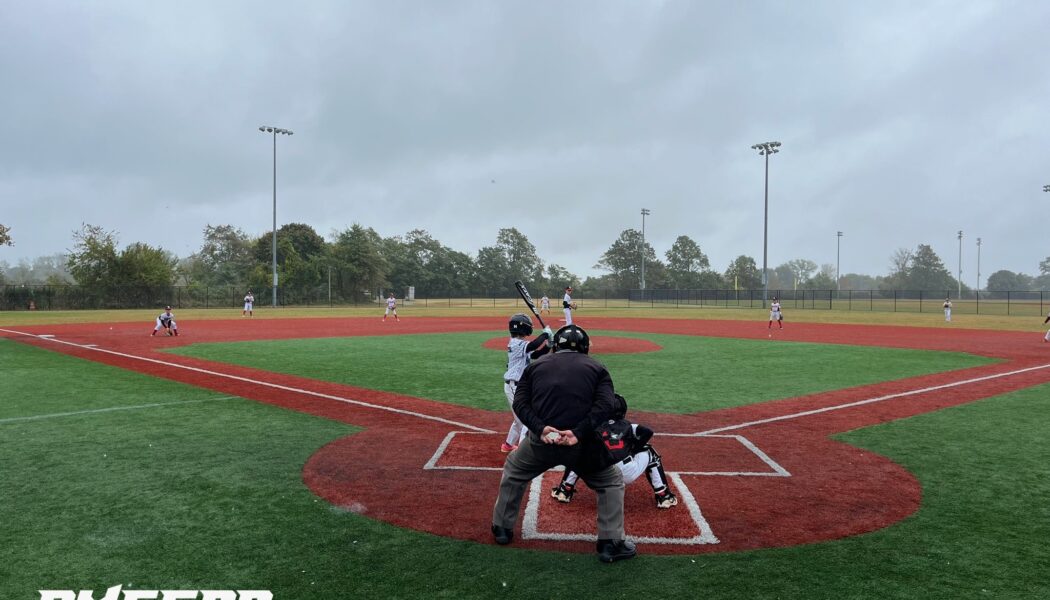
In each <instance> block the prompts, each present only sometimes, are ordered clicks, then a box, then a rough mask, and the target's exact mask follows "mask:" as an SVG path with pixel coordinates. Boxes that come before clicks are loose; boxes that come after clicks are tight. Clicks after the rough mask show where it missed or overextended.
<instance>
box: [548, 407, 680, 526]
mask: <svg viewBox="0 0 1050 600" xmlns="http://www.w3.org/2000/svg"><path fill="white" fill-rule="evenodd" d="M615 397H616V401H617V403H618V407H617V409H616V412H615V413H613V417H612V419H610V420H608V421H606V422H605V424H604V425H601V426H600V427H598V428H597V429H596V430H595V433H596V434H598V435H599V436H600V438H601V441H602V444H603V445H604V447H605V450H606V451H607V452H608V453H609V455H610V456H611V457H612V460H614V461H616V466H617V467H619V468H620V471H621V472H622V473H623V483H624V485H628V484H630V483H631V482H633V481H634V480H636V479H638V478H639V477H640V476H641V475H642V473H645V478H646V479H648V480H649V485H651V486H652V487H653V496H654V499H655V500H656V508H671V507H672V506H675V505H676V504H678V497H677V496H675V495H674V493H673V492H672V491H671V490H670V488H668V487H667V474H666V473H664V465H663V461H662V460H661V458H660V454H659V453H657V452H656V449H655V448H653V447H652V446H651V445H650V444H649V440H651V439H652V438H653V430H652V429H649V428H648V427H646V426H644V425H638V424H634V423H631V422H630V421H628V420H627V419H626V416H627V401H626V400H624V398H623V396H621V395H619V394H616V396H615ZM577 479H579V475H577V474H576V473H575V472H573V471H571V470H569V469H565V474H564V475H562V478H561V483H559V484H558V487H556V488H554V489H553V490H551V496H553V497H554V498H555V499H556V500H557V501H558V502H572V496H573V494H575V493H576V480H577Z"/></svg>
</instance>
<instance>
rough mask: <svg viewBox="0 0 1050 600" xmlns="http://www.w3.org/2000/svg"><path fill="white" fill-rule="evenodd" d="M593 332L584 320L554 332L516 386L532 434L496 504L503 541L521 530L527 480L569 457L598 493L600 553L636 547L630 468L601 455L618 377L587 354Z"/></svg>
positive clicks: (613, 555) (618, 555)
mask: <svg viewBox="0 0 1050 600" xmlns="http://www.w3.org/2000/svg"><path fill="white" fill-rule="evenodd" d="M589 349H590V338H588V336H587V332H586V331H584V330H583V329H582V328H580V327H578V326H576V325H566V326H565V327H562V328H561V329H559V330H558V331H557V333H555V334H554V350H555V352H554V354H551V355H548V356H544V357H543V358H541V359H539V360H537V361H535V362H533V363H531V364H530V365H529V366H528V367H526V368H525V372H524V373H523V374H522V376H521V379H520V380H519V381H518V387H517V390H516V391H515V393H514V414H515V415H517V417H518V418H519V419H521V422H522V423H523V424H524V425H525V427H527V428H528V430H529V434H528V436H526V438H525V440H524V441H523V442H522V443H521V445H519V446H518V448H517V450H514V451H513V452H511V453H510V454H508V455H507V460H506V462H505V463H504V464H503V478H502V479H501V480H500V484H499V498H497V499H496V506H495V507H494V508H493V509H492V535H493V537H495V539H496V543H497V544H509V543H510V542H511V540H512V539H513V538H514V523H515V522H517V520H518V509H519V507H520V505H521V497H522V495H523V494H524V493H525V487H526V486H527V485H528V484H529V482H530V481H532V480H533V479H534V478H535V477H536V476H537V475H540V474H541V473H544V472H546V471H547V470H548V469H551V468H552V467H556V466H558V465H565V466H566V468H570V469H573V470H575V471H577V472H578V473H580V476H581V477H582V478H583V480H584V481H585V482H587V485H588V486H589V487H590V488H591V489H592V490H594V492H595V494H597V496H598V546H597V550H598V558H599V559H600V560H601V561H602V562H614V561H617V560H623V559H626V558H631V557H633V556H634V555H635V554H636V551H635V547H634V544H633V543H631V542H629V541H626V540H625V539H624V533H623V475H622V474H621V473H620V470H619V469H617V468H616V467H615V466H612V465H603V464H600V463H599V462H598V458H597V451H596V449H595V445H594V444H593V443H592V442H591V438H592V437H593V431H594V429H595V427H597V426H598V425H599V424H601V423H602V422H604V421H605V420H607V419H609V418H610V415H612V413H613V411H614V410H615V408H616V399H615V397H614V396H613V383H612V377H610V376H609V371H607V370H606V369H605V367H604V366H603V365H602V364H601V363H599V362H598V361H596V360H594V359H593V358H591V357H589V356H587V351H588V350H589Z"/></svg>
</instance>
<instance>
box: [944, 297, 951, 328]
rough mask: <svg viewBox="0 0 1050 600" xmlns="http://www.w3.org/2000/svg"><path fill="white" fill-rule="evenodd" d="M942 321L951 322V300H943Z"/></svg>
mask: <svg viewBox="0 0 1050 600" xmlns="http://www.w3.org/2000/svg"><path fill="white" fill-rule="evenodd" d="M944 320H945V321H946V322H951V320H952V301H951V298H945V299H944Z"/></svg>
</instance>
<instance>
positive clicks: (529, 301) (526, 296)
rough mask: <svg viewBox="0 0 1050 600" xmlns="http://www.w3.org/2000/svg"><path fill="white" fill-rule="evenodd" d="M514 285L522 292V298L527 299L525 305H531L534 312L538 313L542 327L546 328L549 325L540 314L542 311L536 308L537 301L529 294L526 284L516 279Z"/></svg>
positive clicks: (537, 317)
mask: <svg viewBox="0 0 1050 600" xmlns="http://www.w3.org/2000/svg"><path fill="white" fill-rule="evenodd" d="M514 287H515V288H517V289H518V293H519V294H521V299H522V300H524V301H525V305H526V306H528V307H529V310H531V311H532V314H534V315H536V319H537V320H538V321H539V322H540V327H542V328H546V327H547V325H546V323H544V322H543V317H541V316H540V312H539V311H538V310H536V303H535V302H533V301H532V296H530V295H529V290H527V289H526V288H525V284H524V283H522V282H520V281H515V282H514Z"/></svg>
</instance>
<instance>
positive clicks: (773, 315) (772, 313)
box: [767, 296, 784, 329]
mask: <svg viewBox="0 0 1050 600" xmlns="http://www.w3.org/2000/svg"><path fill="white" fill-rule="evenodd" d="M773 321H776V322H777V325H779V326H780V328H781V329H783V328H784V315H783V314H782V313H781V312H780V300H779V299H778V298H777V297H776V296H773V302H772V303H770V305H769V327H767V329H772V328H773Z"/></svg>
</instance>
